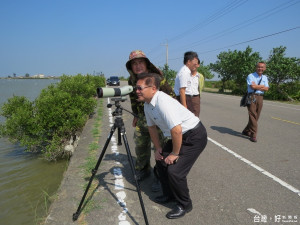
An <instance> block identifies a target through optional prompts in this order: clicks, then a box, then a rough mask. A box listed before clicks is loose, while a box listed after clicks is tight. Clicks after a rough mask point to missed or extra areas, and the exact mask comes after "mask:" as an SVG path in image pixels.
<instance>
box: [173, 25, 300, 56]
mask: <svg viewBox="0 0 300 225" xmlns="http://www.w3.org/2000/svg"><path fill="white" fill-rule="evenodd" d="M299 28H300V26H297V27H294V28H290V29H287V30H283V31H279V32H276V33H273V34H268V35H265V36H262V37H258V38H254V39H251V40H248V41H243V42H239V43H236V44H232V45H228V46H225V47H221V48H217V49H214V50H209V51H205V52H200V53H198V55H200V54H206V53H210V52H214V51H218V50H221V49H224V48H230V47H233V46H236V45H241V44H245V43H249V42H252V41H256V40H260V39H264V38H267V37H271V36H275V35H278V34H282V33H285V32H289V31H292V30H296V29H299ZM177 59H182V57H178V58H173V59H169V60H177Z"/></svg>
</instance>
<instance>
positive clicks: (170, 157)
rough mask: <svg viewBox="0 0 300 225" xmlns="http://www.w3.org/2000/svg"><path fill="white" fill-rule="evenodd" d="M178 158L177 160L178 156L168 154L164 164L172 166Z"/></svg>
mask: <svg viewBox="0 0 300 225" xmlns="http://www.w3.org/2000/svg"><path fill="white" fill-rule="evenodd" d="M178 158H179V156H176V155H172V154H170V155H168V157H167V158H165V163H166V164H167V165H172V164H174V163H175V162H176V161H177V159H178Z"/></svg>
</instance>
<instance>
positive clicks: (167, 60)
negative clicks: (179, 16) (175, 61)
mask: <svg viewBox="0 0 300 225" xmlns="http://www.w3.org/2000/svg"><path fill="white" fill-rule="evenodd" d="M163 45H164V46H166V65H168V54H169V53H168V40H167V42H166V44H163Z"/></svg>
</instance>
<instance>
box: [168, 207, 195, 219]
mask: <svg viewBox="0 0 300 225" xmlns="http://www.w3.org/2000/svg"><path fill="white" fill-rule="evenodd" d="M192 209H193V205H192V204H191V205H190V206H188V207H186V208H183V206H181V205H176V207H175V208H174V209H172V211H170V212H168V213H167V215H166V217H167V218H168V219H177V218H180V217H183V216H184V215H185V214H186V213H188V212H190V211H192Z"/></svg>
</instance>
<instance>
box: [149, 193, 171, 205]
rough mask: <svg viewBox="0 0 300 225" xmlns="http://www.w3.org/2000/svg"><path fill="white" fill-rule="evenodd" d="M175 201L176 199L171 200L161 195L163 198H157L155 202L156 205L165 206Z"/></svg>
mask: <svg viewBox="0 0 300 225" xmlns="http://www.w3.org/2000/svg"><path fill="white" fill-rule="evenodd" d="M174 200H175V198H171V197H169V196H165V195H161V196H158V197H155V198H154V200H153V201H154V202H156V203H159V204H165V203H169V202H172V201H174Z"/></svg>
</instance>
